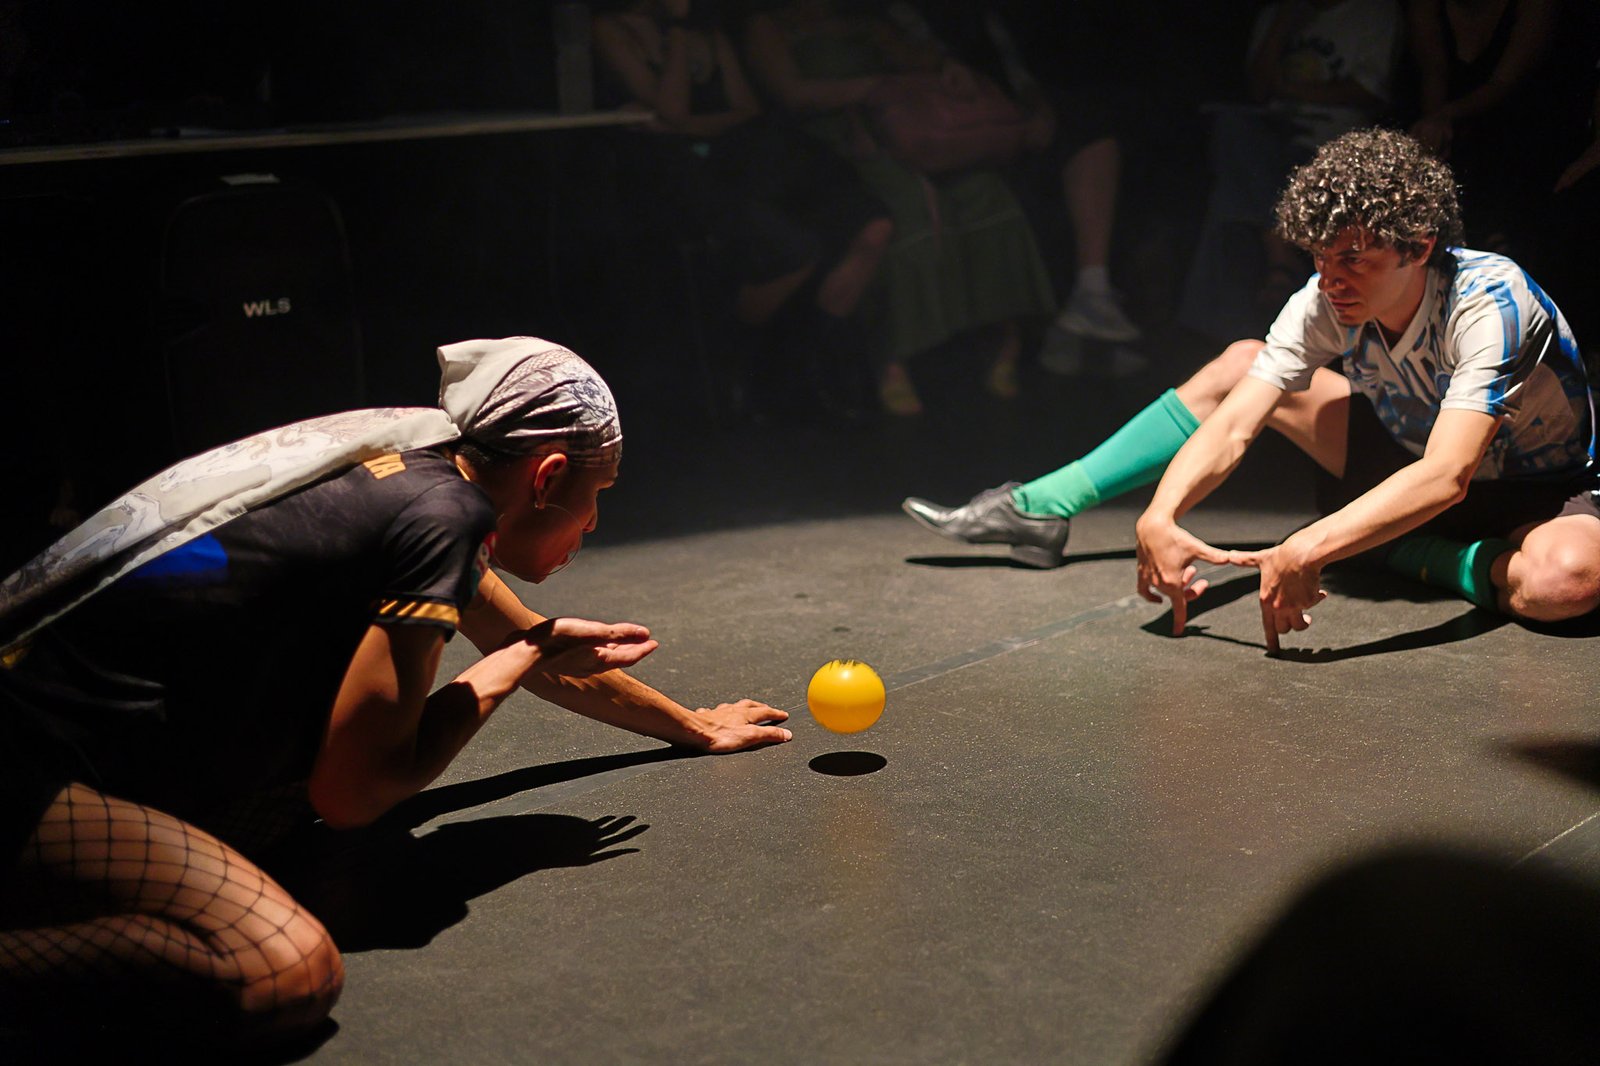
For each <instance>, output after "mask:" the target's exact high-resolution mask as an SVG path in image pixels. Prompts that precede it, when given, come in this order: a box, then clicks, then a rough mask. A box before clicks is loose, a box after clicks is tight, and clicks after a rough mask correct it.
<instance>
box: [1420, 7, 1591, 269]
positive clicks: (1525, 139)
mask: <svg viewBox="0 0 1600 1066" xmlns="http://www.w3.org/2000/svg"><path fill="white" fill-rule="evenodd" d="M1564 6H1565V5H1564V4H1563V2H1562V0H1410V4H1409V12H1408V17H1409V28H1410V44H1411V54H1412V58H1413V61H1414V64H1415V66H1416V70H1417V75H1418V81H1419V86H1418V90H1419V91H1418V101H1419V106H1420V111H1421V117H1419V118H1418V119H1417V120H1416V122H1415V123H1413V124H1412V126H1411V132H1412V134H1413V135H1414V136H1415V137H1416V138H1417V139H1418V140H1420V141H1422V142H1423V143H1424V144H1426V145H1428V146H1429V147H1430V148H1432V149H1434V150H1435V151H1436V152H1438V153H1439V154H1440V155H1441V156H1443V157H1444V158H1446V159H1448V160H1449V161H1450V166H1451V169H1453V170H1454V171H1455V173H1456V177H1457V180H1459V181H1460V183H1461V187H1462V209H1463V211H1464V212H1465V216H1466V220H1467V241H1468V243H1469V244H1471V245H1472V246H1473V247H1476V248H1483V249H1485V250H1488V251H1503V252H1508V253H1513V254H1520V253H1521V251H1522V250H1521V249H1518V248H1515V247H1514V246H1513V242H1512V239H1511V233H1512V232H1513V231H1514V230H1515V229H1516V228H1517V222H1518V218H1519V216H1522V215H1525V214H1526V212H1527V210H1528V208H1529V206H1530V205H1532V204H1533V203H1535V202H1537V201H1538V200H1540V199H1543V198H1544V197H1547V196H1549V195H1550V193H1551V191H1552V189H1553V188H1554V186H1555V181H1556V179H1557V177H1558V176H1559V175H1560V174H1561V170H1562V168H1563V167H1564V166H1565V165H1566V164H1567V163H1568V162H1569V161H1570V160H1571V159H1572V157H1573V155H1574V154H1575V152H1576V150H1577V149H1578V146H1579V145H1581V143H1582V136H1581V130H1582V126H1581V120H1582V117H1583V115H1584V112H1585V110H1586V103H1587V101H1586V100H1585V99H1584V97H1583V95H1582V79H1583V78H1584V76H1585V73H1586V72H1585V71H1584V70H1583V67H1582V60H1581V59H1580V58H1579V57H1578V56H1577V55H1575V54H1574V52H1573V47H1574V46H1576V45H1578V44H1579V43H1580V42H1579V40H1577V39H1574V38H1573V37H1570V36H1566V37H1565V39H1563V37H1564V35H1563V34H1561V33H1559V32H1558V31H1559V30H1560V28H1561V19H1562V9H1563V7H1564ZM1590 58H1591V59H1592V58H1593V57H1592V56H1591V57H1590ZM1512 160H1515V164H1514V165H1508V163H1509V162H1510V161H1512Z"/></svg>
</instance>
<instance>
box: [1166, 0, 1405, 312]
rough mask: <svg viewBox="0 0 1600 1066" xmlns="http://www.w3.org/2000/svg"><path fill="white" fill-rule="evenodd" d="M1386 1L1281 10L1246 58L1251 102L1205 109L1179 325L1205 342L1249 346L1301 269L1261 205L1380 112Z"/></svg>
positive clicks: (1387, 44)
mask: <svg viewBox="0 0 1600 1066" xmlns="http://www.w3.org/2000/svg"><path fill="white" fill-rule="evenodd" d="M1401 31H1402V17H1401V11H1400V7H1399V4H1398V3H1397V2H1396V0H1281V2H1278V3H1272V4H1268V5H1267V6H1266V7H1265V8H1264V9H1263V10H1262V11H1261V13H1260V15H1259V16H1258V18H1257V20H1256V25H1255V29H1254V32H1253V34H1252V38H1251V41H1250V44H1249V48H1248V50H1247V59H1246V65H1247V72H1248V78H1249V87H1250V95H1251V102H1250V103H1249V104H1248V105H1242V106H1241V105H1228V104H1216V105H1210V106H1209V108H1208V109H1209V110H1211V111H1212V112H1213V116H1212V117H1213V125H1212V136H1211V145H1210V153H1209V154H1210V164H1211V181H1212V184H1211V194H1210V198H1209V200H1208V202H1207V205H1206V217H1205V220H1204V222H1203V223H1202V226H1201V232H1200V236H1199V240H1198V243H1197V246H1196V249H1195V255H1194V260H1193V262H1192V263H1191V265H1190V270H1189V278H1188V282H1187V283H1186V285H1185V290H1184V296H1183V301H1182V306H1181V307H1180V309H1179V320H1180V321H1181V322H1182V323H1183V324H1184V325H1185V326H1188V327H1189V328H1191V329H1194V330H1197V331H1198V332H1200V333H1203V334H1205V335H1207V336H1208V337H1212V338H1234V337H1253V336H1258V335H1260V334H1261V333H1262V332H1263V331H1264V330H1265V329H1266V327H1267V325H1268V324H1269V323H1270V322H1271V320H1272V317H1273V315H1275V314H1276V313H1277V311H1278V309H1279V307H1280V306H1281V305H1282V303H1283V301H1284V300H1285V299H1286V298H1287V297H1288V295H1289V294H1290V293H1291V292H1293V291H1294V290H1295V289H1297V288H1299V287H1300V285H1302V284H1303V283H1304V282H1305V279H1306V276H1307V273H1308V269H1309V268H1308V266H1307V264H1306V263H1305V261H1304V260H1303V258H1302V257H1301V256H1300V254H1299V253H1298V252H1297V251H1296V250H1295V249H1294V248H1293V247H1291V246H1290V245H1288V244H1286V243H1284V242H1283V241H1281V240H1279V239H1277V238H1276V237H1275V236H1273V234H1272V219H1271V213H1272V204H1273V202H1274V201H1275V199H1276V198H1277V194H1278V191H1279V189H1280V188H1282V186H1283V183H1284V181H1285V180H1286V179H1287V177H1288V174H1289V172H1290V171H1291V170H1293V169H1294V167H1296V166H1298V165H1300V164H1301V163H1303V162H1305V161H1306V160H1307V159H1309V158H1310V157H1311V154H1312V152H1314V151H1315V150H1316V147H1317V146H1318V145H1320V144H1322V143H1323V142H1324V141H1326V140H1329V139H1331V138H1333V137H1336V136H1338V135H1339V134H1341V133H1343V132H1345V131H1347V130H1350V129H1354V128H1356V127H1358V126H1363V125H1369V124H1372V123H1374V122H1376V121H1377V120H1379V119H1380V118H1381V117H1383V116H1384V115H1385V112H1386V111H1387V109H1388V108H1389V107H1390V101H1391V98H1392V97H1391V94H1392V90H1393V81H1394V78H1395V74H1396V72H1397V66H1398V59H1399V56H1400V49H1401V44H1402V32H1401Z"/></svg>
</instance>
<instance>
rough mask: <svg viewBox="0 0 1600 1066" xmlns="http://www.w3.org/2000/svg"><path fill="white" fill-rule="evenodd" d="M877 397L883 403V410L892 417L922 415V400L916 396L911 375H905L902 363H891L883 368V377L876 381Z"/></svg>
mask: <svg viewBox="0 0 1600 1066" xmlns="http://www.w3.org/2000/svg"><path fill="white" fill-rule="evenodd" d="M878 397H879V398H880V399H881V400H882V401H883V408H884V410H886V411H888V412H889V413H890V414H892V415H920V414H921V413H922V400H921V398H920V397H918V396H917V390H916V386H914V385H912V384H911V375H910V374H908V373H906V367H905V364H904V363H900V362H892V363H889V364H888V365H887V366H885V367H884V368H883V376H882V377H881V378H879V379H878Z"/></svg>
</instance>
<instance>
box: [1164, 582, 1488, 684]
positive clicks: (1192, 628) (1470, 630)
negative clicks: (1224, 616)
mask: <svg viewBox="0 0 1600 1066" xmlns="http://www.w3.org/2000/svg"><path fill="white" fill-rule="evenodd" d="M1323 587H1324V588H1326V589H1327V590H1328V592H1329V594H1331V595H1338V596H1350V597H1354V598H1358V599H1363V600H1370V601H1377V602H1386V601H1390V600H1403V601H1405V602H1408V603H1431V602H1435V601H1437V600H1440V599H1446V598H1449V594H1448V593H1442V592H1438V591H1435V590H1433V589H1430V588H1428V587H1426V586H1424V585H1418V584H1415V583H1414V582H1408V581H1404V580H1403V579H1399V578H1396V577H1395V576H1394V575H1392V574H1389V575H1386V574H1380V573H1375V572H1372V571H1368V570H1357V569H1352V570H1347V571H1341V572H1338V573H1328V574H1326V575H1325V576H1324V579H1323ZM1260 589H1261V576H1260V574H1258V573H1254V572H1251V573H1248V574H1241V575H1240V576H1239V577H1236V578H1234V579H1232V580H1231V581H1224V582H1221V583H1220V584H1216V585H1212V586H1211V587H1210V588H1208V589H1206V591H1205V592H1204V593H1203V594H1202V595H1201V596H1200V598H1199V599H1198V600H1195V601H1194V602H1193V603H1191V604H1190V605H1189V621H1188V624H1187V625H1186V626H1185V627H1184V635H1185V636H1197V637H1205V638H1207V639H1210V640H1217V641H1222V642H1224V643H1228V644H1237V645H1240V646H1241V647H1250V648H1260V649H1262V650H1263V651H1265V650H1266V641H1265V640H1264V639H1263V640H1262V641H1261V642H1259V643H1257V642H1256V641H1253V640H1239V639H1238V638H1235V637H1224V636H1220V635H1217V634H1214V633H1211V632H1209V631H1208V630H1207V629H1206V627H1205V626H1197V625H1195V624H1194V620H1195V619H1196V618H1198V617H1200V616H1202V615H1204V614H1205V613H1206V612H1208V611H1214V610H1216V609H1217V608H1218V607H1224V606H1226V605H1228V604H1230V603H1233V602H1234V601H1235V600H1239V599H1242V598H1244V597H1245V596H1246V595H1250V596H1255V595H1257V594H1258V593H1259V592H1260ZM1510 621H1511V619H1510V618H1508V617H1507V616H1505V615H1503V614H1499V613H1497V612H1494V611H1485V610H1482V609H1481V608H1478V607H1469V608H1468V609H1467V610H1466V611H1465V612H1463V613H1462V614H1459V615H1457V616H1456V617H1454V618H1451V619H1447V620H1446V621H1444V622H1440V623H1439V624H1438V625H1433V626H1429V627H1427V628H1426V629H1418V630H1414V631H1412V632H1410V633H1396V634H1394V635H1392V636H1387V637H1380V638H1379V639H1377V640H1370V641H1366V642H1364V643H1361V644H1353V645H1350V646H1349V647H1345V648H1327V647H1324V648H1305V647H1293V646H1289V647H1284V648H1283V649H1282V650H1280V651H1279V652H1278V653H1277V655H1276V656H1274V657H1275V658H1279V659H1286V660H1288V661H1290V662H1297V663H1337V662H1344V661H1346V660H1349V659H1360V658H1363V657H1366V656H1371V655H1385V654H1388V653H1390V652H1397V651H1415V650H1417V649H1419V648H1432V647H1437V646H1439V645H1441V644H1453V643H1455V642H1456V641H1461V640H1470V639H1471V638H1473V637H1476V636H1481V635H1482V634H1484V633H1488V632H1491V631H1493V630H1495V629H1499V628H1500V627H1501V626H1503V625H1506V624H1507V623H1509V622H1510ZM1140 628H1142V629H1144V631H1145V632H1147V633H1153V634H1155V635H1157V636H1165V637H1170V636H1171V635H1172V611H1171V610H1168V611H1167V612H1166V613H1165V614H1163V615H1162V616H1161V617H1159V618H1157V619H1155V620H1154V621H1152V622H1148V623H1146V624H1145V625H1144V626H1142V627H1140ZM1297 636H1299V634H1295V633H1289V634H1286V635H1285V636H1284V638H1283V639H1284V640H1285V641H1292V640H1294V639H1295V638H1296V637H1297Z"/></svg>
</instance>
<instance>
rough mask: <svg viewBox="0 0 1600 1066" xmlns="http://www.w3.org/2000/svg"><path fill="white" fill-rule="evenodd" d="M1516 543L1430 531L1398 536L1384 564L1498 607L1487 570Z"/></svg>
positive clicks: (1492, 606)
mask: <svg viewBox="0 0 1600 1066" xmlns="http://www.w3.org/2000/svg"><path fill="white" fill-rule="evenodd" d="M1514 547H1516V545H1514V544H1512V543H1511V542H1510V541H1509V540H1505V539H1503V538H1500V537H1488V538H1485V539H1484V540H1475V541H1473V542H1472V543H1471V544H1462V543H1461V542H1460V541H1456V540H1446V539H1445V538H1444V537H1435V536H1432V535H1431V534H1426V533H1424V534H1417V535H1413V536H1409V537H1401V538H1400V539H1399V540H1397V541H1395V543H1394V546H1393V547H1392V548H1390V549H1389V554H1388V556H1387V557H1385V559H1384V561H1383V562H1384V565H1385V566H1387V567H1388V568H1389V569H1390V570H1393V571H1394V572H1395V573H1397V574H1404V575H1405V576H1406V577H1411V578H1416V579H1417V580H1418V581H1423V582H1426V583H1427V584H1429V585H1433V586H1435V587H1437V588H1442V589H1449V590H1450V591H1452V592H1457V593H1460V594H1461V595H1462V596H1464V597H1466V598H1467V599H1468V600H1469V601H1471V602H1472V603H1475V604H1477V605H1478V606H1479V607H1484V608H1487V609H1488V610H1491V611H1493V610H1496V609H1497V608H1498V602H1499V601H1498V594H1497V592H1496V591H1495V587H1494V582H1493V581H1491V580H1490V578H1489V570H1490V568H1491V567H1493V566H1494V561H1495V560H1496V559H1498V558H1500V556H1501V555H1503V554H1505V553H1506V552H1508V551H1510V550H1511V549H1512V548H1514Z"/></svg>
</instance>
